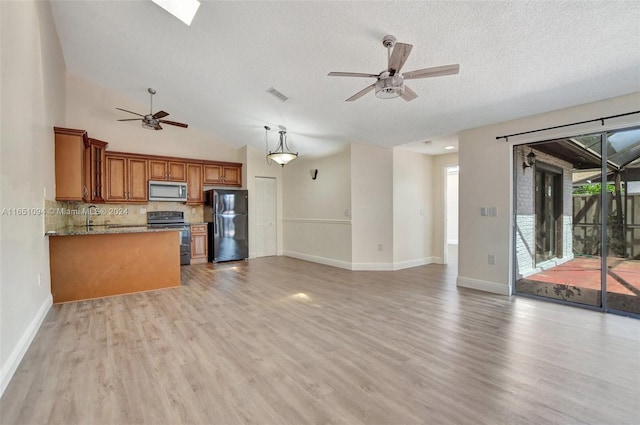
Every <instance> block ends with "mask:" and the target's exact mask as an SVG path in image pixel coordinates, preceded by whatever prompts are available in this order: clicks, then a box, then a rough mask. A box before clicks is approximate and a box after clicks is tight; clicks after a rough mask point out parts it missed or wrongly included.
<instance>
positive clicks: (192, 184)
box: [187, 162, 204, 205]
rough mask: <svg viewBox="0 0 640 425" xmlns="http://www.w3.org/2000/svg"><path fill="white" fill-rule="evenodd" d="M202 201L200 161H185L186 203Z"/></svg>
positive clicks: (193, 203)
mask: <svg viewBox="0 0 640 425" xmlns="http://www.w3.org/2000/svg"><path fill="white" fill-rule="evenodd" d="M203 203H204V193H203V191H202V163H195V162H194V163H191V162H188V163H187V205H198V204H203Z"/></svg>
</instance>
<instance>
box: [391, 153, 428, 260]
mask: <svg viewBox="0 0 640 425" xmlns="http://www.w3.org/2000/svg"><path fill="white" fill-rule="evenodd" d="M432 192H433V157H432V156H430V155H423V154H419V153H415V152H410V151H406V150H401V149H394V151H393V263H394V265H393V267H394V269H400V268H406V267H415V266H419V265H423V264H430V263H433V262H439V261H438V260H437V259H434V258H432V255H431V253H432V250H431V245H432V242H431V240H432V237H433V235H432V231H433V209H434V205H433V202H432V197H433V193H432Z"/></svg>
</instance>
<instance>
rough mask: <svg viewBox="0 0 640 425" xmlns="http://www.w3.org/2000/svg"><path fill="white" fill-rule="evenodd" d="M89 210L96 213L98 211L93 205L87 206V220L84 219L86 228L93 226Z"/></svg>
mask: <svg viewBox="0 0 640 425" xmlns="http://www.w3.org/2000/svg"><path fill="white" fill-rule="evenodd" d="M91 208H95V209H96V211H98V207H96V206H95V205H89V206H88V207H87V219H86V225H87V227H89V226H92V225H93V220H91Z"/></svg>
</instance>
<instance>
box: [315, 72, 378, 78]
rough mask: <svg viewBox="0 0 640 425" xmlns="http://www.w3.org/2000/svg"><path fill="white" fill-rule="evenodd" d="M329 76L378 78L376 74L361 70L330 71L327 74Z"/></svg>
mask: <svg viewBox="0 0 640 425" xmlns="http://www.w3.org/2000/svg"><path fill="white" fill-rule="evenodd" d="M327 75H328V76H329V77H364V78H378V74H365V73H362V72H330V73H328V74H327Z"/></svg>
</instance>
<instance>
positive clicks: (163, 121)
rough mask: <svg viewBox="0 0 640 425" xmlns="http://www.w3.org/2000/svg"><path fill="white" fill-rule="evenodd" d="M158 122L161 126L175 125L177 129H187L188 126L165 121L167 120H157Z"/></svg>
mask: <svg viewBox="0 0 640 425" xmlns="http://www.w3.org/2000/svg"><path fill="white" fill-rule="evenodd" d="M158 122H161V123H162V124H169V125H175V126H177V127H182V128H187V127H189V125H188V124H183V123H181V122H175V121H167V120H158Z"/></svg>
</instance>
